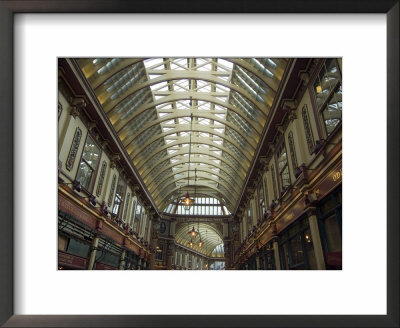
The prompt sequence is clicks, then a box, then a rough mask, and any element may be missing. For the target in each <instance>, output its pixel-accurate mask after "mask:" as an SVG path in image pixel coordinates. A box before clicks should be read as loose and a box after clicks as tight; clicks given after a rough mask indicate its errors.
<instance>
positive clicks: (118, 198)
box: [112, 176, 126, 217]
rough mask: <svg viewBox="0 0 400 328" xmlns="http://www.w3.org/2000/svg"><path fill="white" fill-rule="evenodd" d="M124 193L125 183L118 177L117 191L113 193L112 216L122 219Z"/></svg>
mask: <svg viewBox="0 0 400 328" xmlns="http://www.w3.org/2000/svg"><path fill="white" fill-rule="evenodd" d="M125 191H126V183H125V181H124V180H123V179H122V177H121V176H120V177H119V179H118V185H117V190H116V191H115V197H114V206H113V210H112V212H113V214H115V215H117V216H119V217H122V212H123V202H124V197H125Z"/></svg>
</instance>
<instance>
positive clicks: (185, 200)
mask: <svg viewBox="0 0 400 328" xmlns="http://www.w3.org/2000/svg"><path fill="white" fill-rule="evenodd" d="M192 123H193V113H191V114H190V135H189V163H188V187H189V171H190V152H191V149H192ZM181 203H182V205H183V208H184V209H185V211H189V210H190V207H191V206H192V205H193V204H194V199H193V198H190V195H189V191H187V192H186V196H185V198H183V199H181Z"/></svg>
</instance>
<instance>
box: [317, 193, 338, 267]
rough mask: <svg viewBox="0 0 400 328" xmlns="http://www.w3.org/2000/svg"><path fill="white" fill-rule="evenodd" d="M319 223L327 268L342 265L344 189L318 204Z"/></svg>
mask: <svg viewBox="0 0 400 328" xmlns="http://www.w3.org/2000/svg"><path fill="white" fill-rule="evenodd" d="M317 214H318V223H319V228H320V233H321V242H322V247H323V249H324V256H325V263H326V266H327V269H341V267H342V190H341V187H340V188H339V189H337V190H336V191H334V192H333V193H331V194H330V195H329V196H327V197H325V198H324V199H323V200H322V201H321V202H320V203H319V205H318V212H317Z"/></svg>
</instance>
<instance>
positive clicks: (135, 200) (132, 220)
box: [129, 196, 137, 227]
mask: <svg viewBox="0 0 400 328" xmlns="http://www.w3.org/2000/svg"><path fill="white" fill-rule="evenodd" d="M136 202H137V198H136V196H133V197H132V210H131V218H130V220H129V225H130V226H131V227H133V223H134V221H135V213H136Z"/></svg>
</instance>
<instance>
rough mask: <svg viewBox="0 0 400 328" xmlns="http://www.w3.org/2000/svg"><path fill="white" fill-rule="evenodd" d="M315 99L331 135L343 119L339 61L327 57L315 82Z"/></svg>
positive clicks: (328, 133) (327, 130)
mask: <svg viewBox="0 0 400 328" xmlns="http://www.w3.org/2000/svg"><path fill="white" fill-rule="evenodd" d="M314 93H315V101H316V104H317V108H318V110H320V111H321V113H322V118H323V121H324V125H325V129H326V133H327V135H328V136H329V135H330V134H331V133H332V131H333V130H334V129H335V127H336V126H337V125H338V124H339V123H340V122H341V121H342V77H341V74H340V71H339V66H338V62H337V60H336V59H334V58H330V59H327V60H326V62H325V63H324V65H323V66H322V68H321V71H320V73H319V74H318V76H317V78H316V80H315V82H314Z"/></svg>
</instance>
